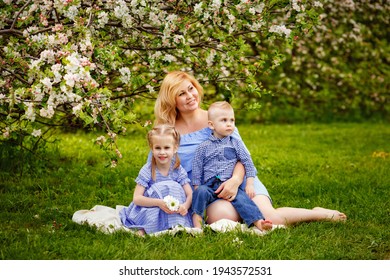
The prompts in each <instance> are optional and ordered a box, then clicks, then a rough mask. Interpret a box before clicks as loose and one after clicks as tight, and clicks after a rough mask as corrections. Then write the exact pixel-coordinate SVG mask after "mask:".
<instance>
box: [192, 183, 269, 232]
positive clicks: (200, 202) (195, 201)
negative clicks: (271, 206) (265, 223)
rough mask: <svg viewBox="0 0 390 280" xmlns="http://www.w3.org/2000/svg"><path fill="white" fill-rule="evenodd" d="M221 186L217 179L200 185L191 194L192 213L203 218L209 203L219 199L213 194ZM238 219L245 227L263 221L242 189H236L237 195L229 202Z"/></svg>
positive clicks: (255, 206) (256, 208)
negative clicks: (238, 216) (240, 219)
mask: <svg viewBox="0 0 390 280" xmlns="http://www.w3.org/2000/svg"><path fill="white" fill-rule="evenodd" d="M221 184H222V181H220V180H219V179H218V178H215V179H214V178H213V179H212V180H209V182H207V183H206V184H205V185H200V186H198V188H197V189H196V190H195V191H194V192H193V194H192V206H191V207H192V211H193V212H194V213H195V214H198V215H199V216H201V217H203V216H204V212H205V210H206V208H207V206H209V205H210V204H211V203H213V202H214V201H216V200H218V199H220V198H218V194H216V193H214V192H215V191H216V190H217V189H218V187H219V186H220V185H221ZM231 203H232V205H233V207H234V208H235V209H236V211H237V212H238V214H239V215H240V217H241V218H242V219H243V221H244V222H245V224H247V226H251V225H252V224H253V223H254V222H256V221H258V220H264V217H263V215H262V213H261V212H260V210H259V208H258V207H257V205H256V204H255V203H254V202H253V201H252V199H250V198H249V196H248V195H247V194H246V192H245V191H244V190H243V189H242V188H238V191H237V195H236V197H235V198H234V199H233V201H231Z"/></svg>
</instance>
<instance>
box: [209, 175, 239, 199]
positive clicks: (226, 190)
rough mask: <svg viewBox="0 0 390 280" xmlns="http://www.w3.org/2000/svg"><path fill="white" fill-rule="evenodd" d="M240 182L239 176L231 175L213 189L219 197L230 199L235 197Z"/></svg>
mask: <svg viewBox="0 0 390 280" xmlns="http://www.w3.org/2000/svg"><path fill="white" fill-rule="evenodd" d="M241 183H242V181H241V180H240V179H239V178H237V177H235V176H233V177H231V178H230V179H228V180H226V181H225V182H223V183H222V184H221V185H220V186H219V187H218V189H217V190H216V191H215V193H216V194H218V197H219V198H222V199H225V200H227V201H232V200H233V199H234V198H235V197H236V195H237V191H238V188H239V187H240V185H241Z"/></svg>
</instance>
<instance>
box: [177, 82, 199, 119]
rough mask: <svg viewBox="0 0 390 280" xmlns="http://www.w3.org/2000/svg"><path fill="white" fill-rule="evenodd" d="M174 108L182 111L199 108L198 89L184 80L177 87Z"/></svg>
mask: <svg viewBox="0 0 390 280" xmlns="http://www.w3.org/2000/svg"><path fill="white" fill-rule="evenodd" d="M176 108H177V110H179V112H182V113H185V112H190V111H194V110H196V109H198V108H199V93H198V90H197V89H196V87H194V85H193V84H192V83H191V82H190V81H188V80H184V81H183V82H182V83H181V85H180V86H179V88H178V94H177V95H176Z"/></svg>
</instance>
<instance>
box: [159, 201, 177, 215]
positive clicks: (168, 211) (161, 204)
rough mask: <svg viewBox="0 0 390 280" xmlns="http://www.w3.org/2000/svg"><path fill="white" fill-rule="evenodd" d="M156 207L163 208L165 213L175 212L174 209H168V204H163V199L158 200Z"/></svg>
mask: <svg viewBox="0 0 390 280" xmlns="http://www.w3.org/2000/svg"><path fill="white" fill-rule="evenodd" d="M158 207H159V208H160V209H161V210H163V211H164V212H165V213H167V214H173V213H175V211H172V210H170V209H169V208H168V206H167V205H166V204H165V201H164V200H163V199H161V200H160V201H159V204H158Z"/></svg>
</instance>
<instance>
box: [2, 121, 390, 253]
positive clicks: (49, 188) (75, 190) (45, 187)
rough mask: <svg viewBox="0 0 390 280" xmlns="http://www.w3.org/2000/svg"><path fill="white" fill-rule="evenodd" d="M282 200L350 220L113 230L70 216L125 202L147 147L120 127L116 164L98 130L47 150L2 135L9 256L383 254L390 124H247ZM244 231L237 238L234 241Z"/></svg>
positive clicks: (255, 152) (140, 136) (140, 135)
mask: <svg viewBox="0 0 390 280" xmlns="http://www.w3.org/2000/svg"><path fill="white" fill-rule="evenodd" d="M239 129H240V133H241V136H242V137H243V139H244V141H245V143H246V145H247V147H248V148H249V150H250V151H251V153H252V156H253V158H254V162H255V165H256V167H257V169H258V172H259V177H260V180H261V181H262V182H263V183H264V184H265V185H266V187H267V188H268V191H269V192H270V194H271V196H272V199H273V202H274V206H275V207H282V206H292V207H304V208H312V207H315V206H322V207H327V208H332V209H339V210H341V211H343V212H345V213H346V214H347V215H348V220H347V222H346V223H334V222H318V223H301V224H298V225H295V226H291V227H289V228H287V229H280V230H275V231H273V232H271V233H269V234H267V235H265V236H262V237H259V236H256V235H251V234H248V233H242V232H229V233H216V232H213V231H211V230H210V231H205V232H204V233H203V234H202V235H200V236H197V237H193V236H191V235H188V234H185V233H183V234H178V235H176V236H168V235H166V236H162V237H152V236H146V237H145V238H140V237H137V236H134V235H132V234H129V233H124V232H118V233H114V234H104V233H102V232H100V231H98V230H97V229H96V228H92V227H89V226H86V225H79V224H76V223H74V222H72V219H71V218H72V215H73V213H74V212H75V211H77V210H80V209H90V208H92V207H93V206H94V205H97V204H99V205H105V206H109V207H115V206H116V205H128V204H129V203H130V202H131V199H132V193H133V190H134V186H135V183H134V179H135V177H136V176H137V173H138V171H139V169H140V168H141V166H142V165H143V164H144V162H145V159H146V156H147V152H148V147H147V144H146V140H145V130H142V129H134V131H131V132H129V133H128V135H126V136H125V137H122V138H120V140H119V148H120V150H121V152H122V154H123V159H122V160H121V161H120V162H119V164H118V166H117V167H116V168H107V167H105V165H106V162H107V159H106V158H105V154H104V152H103V151H102V150H100V149H98V148H96V147H95V146H94V144H93V141H92V140H93V139H95V138H96V137H97V136H98V135H96V134H91V133H62V134H59V135H58V139H59V140H60V141H58V142H56V143H55V144H52V145H50V146H48V147H47V150H46V152H45V155H44V157H43V158H36V159H32V158H31V156H30V155H29V154H28V153H27V152H25V153H24V154H23V155H21V154H18V153H15V152H13V151H12V150H9V148H7V147H5V146H4V145H2V146H0V149H1V153H0V155H1V161H0V167H1V171H0V201H1V204H0V223H1V228H0V240H1V248H0V259H2V260H20V259H22V260H69V259H71V260H384V259H389V258H390V231H389V226H388V225H389V224H390V205H389V194H390V175H389V173H390V156H389V154H390V141H389V140H390V126H389V125H388V124H381V123H335V124H294V125H276V124H273V125H240V126H239ZM237 241H239V242H237Z"/></svg>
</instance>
